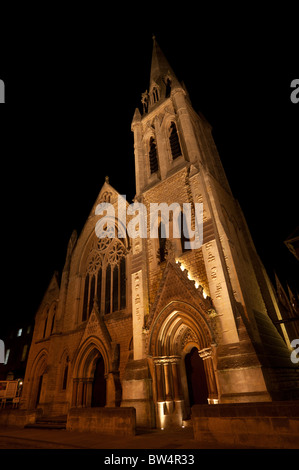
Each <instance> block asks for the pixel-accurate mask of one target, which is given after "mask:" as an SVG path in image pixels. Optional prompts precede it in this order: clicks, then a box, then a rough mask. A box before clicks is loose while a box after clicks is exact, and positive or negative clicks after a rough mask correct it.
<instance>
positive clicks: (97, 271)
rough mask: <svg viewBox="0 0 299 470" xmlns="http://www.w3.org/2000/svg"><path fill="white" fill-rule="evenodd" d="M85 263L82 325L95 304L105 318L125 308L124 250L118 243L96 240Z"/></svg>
mask: <svg viewBox="0 0 299 470" xmlns="http://www.w3.org/2000/svg"><path fill="white" fill-rule="evenodd" d="M97 245H98V246H97V249H93V250H91V253H90V254H89V257H88V260H87V273H86V277H85V282H84V292H83V311H82V321H85V320H87V319H88V317H89V316H90V314H91V312H92V308H93V306H94V301H95V300H97V305H98V308H99V310H100V312H102V313H105V314H108V313H112V312H117V311H119V310H122V309H124V308H125V307H126V258H125V246H124V245H123V243H122V242H121V241H120V240H118V239H116V240H115V239H111V238H108V237H107V238H100V239H99V242H98V244H97Z"/></svg>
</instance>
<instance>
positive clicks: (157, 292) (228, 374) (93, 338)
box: [16, 38, 299, 433]
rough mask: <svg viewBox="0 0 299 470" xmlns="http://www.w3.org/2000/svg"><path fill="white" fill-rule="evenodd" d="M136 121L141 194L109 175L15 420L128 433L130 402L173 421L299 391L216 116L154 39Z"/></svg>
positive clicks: (43, 309) (155, 422) (30, 368)
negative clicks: (223, 156) (216, 136)
mask: <svg viewBox="0 0 299 470" xmlns="http://www.w3.org/2000/svg"><path fill="white" fill-rule="evenodd" d="M132 131H133V133H134V151H135V170H136V196H135V203H136V205H135V206H134V205H129V203H128V202H127V201H126V200H125V198H123V197H122V196H121V195H120V194H119V193H118V192H117V190H116V189H115V188H113V187H112V186H111V184H110V182H109V178H108V177H106V180H105V183H104V184H103V186H102V188H101V190H100V192H99V195H98V197H97V200H96V201H95V204H94V205H93V207H92V209H91V212H90V214H89V216H88V218H87V220H86V223H85V224H84V227H83V228H82V231H81V233H80V234H77V232H75V231H74V232H73V234H72V236H71V238H70V241H69V244H68V248H67V253H66V260H65V265H64V268H63V271H62V273H61V277H60V279H59V277H58V276H57V275H54V276H53V278H52V280H51V282H50V284H49V287H48V289H47V291H46V292H45V295H44V297H43V299H42V301H41V304H40V306H39V308H38V311H37V313H36V317H35V327H34V332H33V338H32V343H31V347H30V351H29V354H28V361H27V366H26V374H25V378H24V387H23V392H22V397H21V402H20V408H21V410H23V411H22V413H23V412H24V414H20V415H19V419H20V420H21V421H22V420H23V419H25V418H24V417H26V419H27V420H29V421H28V422H32V420H34V419H37V418H38V417H40V416H41V415H43V417H46V418H47V419H48V418H53V417H57V416H64V417H65V420H66V427H67V429H77V430H81V431H82V430H83V431H86V430H89V431H100V432H103V430H104V429H108V431H109V432H110V431H111V426H110V424H111V416H113V417H114V418H113V419H114V421H113V423H114V424H115V426H118V424H119V425H120V430H121V431H122V432H123V433H125V432H126V431H125V429H127V428H125V426H126V425H125V423H127V425H128V429H129V428H130V429H131V431H132V428H133V427H134V426H135V424H133V423H135V410H136V423H137V426H138V427H158V428H164V429H166V428H169V427H173V426H182V425H183V424H184V421H185V420H189V419H190V418H191V411H192V406H193V405H194V404H200V403H209V404H210V405H211V406H214V405H216V404H217V403H241V402H263V401H272V400H284V399H292V398H299V396H298V391H299V384H298V367H297V366H296V364H293V363H292V361H291V357H290V356H291V350H290V349H289V345H290V340H289V337H288V331H287V330H286V329H285V327H284V325H283V322H282V321H281V320H282V315H281V313H280V311H279V307H278V304H277V301H276V297H275V294H274V290H273V288H272V285H271V282H270V280H269V278H268V276H267V274H266V271H265V269H264V267H263V265H262V263H261V261H260V259H259V256H258V255H257V253H256V250H255V247H254V244H253V241H252V239H251V236H250V233H249V230H248V228H247V225H246V221H245V218H244V216H243V213H242V210H241V208H240V206H239V204H238V202H237V201H236V200H235V198H234V196H233V194H232V192H231V189H230V187H229V184H228V181H227V178H226V175H225V172H224V169H223V167H222V164H221V161H220V158H219V155H218V153H217V149H216V146H215V144H214V140H213V137H212V129H211V126H210V125H209V123H208V122H207V121H206V119H205V118H204V117H203V116H202V115H201V114H198V113H196V112H195V110H194V109H193V106H192V104H191V100H190V98H189V95H188V92H187V90H186V88H185V87H184V85H182V84H181V83H180V82H179V80H178V78H177V77H176V75H175V73H174V71H173V70H172V68H171V66H170V64H169V63H168V61H167V59H166V58H165V56H164V54H163V53H162V51H161V49H160V47H159V45H158V44H157V41H156V39H155V38H154V44H153V54H152V63H151V71H150V82H149V88H148V90H147V91H146V92H145V93H143V94H142V109H141V111H140V110H139V109H136V111H135V114H134V117H133V121H132ZM137 203H138V204H137ZM102 204H104V206H105V207H106V208H107V207H108V209H109V214H108V215H107V214H106V216H107V218H106V219H105V224H104V226H103V230H104V231H106V234H107V236H105V237H102V236H99V234H98V231H97V226H98V223H99V220H100V218H99V217H100V215H101V214H100V210H99V209H98V208H99V207H100V208H103V207H104V206H102ZM106 204H108V206H106ZM135 208H136V212H138V211H139V215H141V217H140V216H139V219H138V217H137V216H135V213H134V210H135ZM140 208H143V210H144V212H143V213H141V209H140ZM153 208H154V209H155V211H153ZM112 209H113V210H112ZM101 210H102V209H101ZM105 210H106V209H105ZM153 213H154V214H155V217H152V215H153ZM111 214H114V215H115V217H114V216H113V217H112V215H111ZM124 214H125V216H126V215H127V216H128V217H127V218H126V217H125V216H124V217H123V215H124ZM102 215H104V214H102ZM106 216H105V217H106ZM136 220H138V221H139V222H136ZM145 221H146V222H147V224H144V225H146V227H145V231H144V232H143V231H142V230H143V227H144V225H143V223H144V222H145ZM134 222H135V225H134V229H135V232H134V231H133V230H132V231H131V228H132V226H133V224H134ZM186 222H187V223H186ZM138 225H139V227H138ZM140 226H142V230H141V227H140ZM105 227H106V228H105ZM186 227H187V230H186ZM196 228H197V229H198V230H197V231H196V230H195V229H196ZM201 228H202V230H201ZM179 229H180V230H179ZM201 232H202V233H201ZM135 235H137V236H135ZM194 242H195V243H194ZM124 408H127V409H124ZM133 408H135V410H134V409H133ZM17 411H18V410H16V412H17ZM26 413H27V414H26ZM126 420H127V421H126ZM22 422H23V421H22ZM107 423H108V424H107ZM130 423H131V424H130ZM105 426H106V428H105ZM107 426H108V428H107ZM117 429H118V428H115V430H117ZM134 429H135V428H134Z"/></svg>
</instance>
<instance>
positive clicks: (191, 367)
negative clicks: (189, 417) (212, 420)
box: [185, 347, 209, 407]
mask: <svg viewBox="0 0 299 470" xmlns="http://www.w3.org/2000/svg"><path fill="white" fill-rule="evenodd" d="M185 369H186V378H187V385H188V395H189V405H190V407H192V406H193V405H200V404H207V403H208V398H209V391H208V385H207V378H206V374H205V369H204V363H203V360H202V359H201V357H200V356H199V351H198V349H197V348H196V347H193V348H192V349H191V351H190V352H189V353H187V354H186V356H185Z"/></svg>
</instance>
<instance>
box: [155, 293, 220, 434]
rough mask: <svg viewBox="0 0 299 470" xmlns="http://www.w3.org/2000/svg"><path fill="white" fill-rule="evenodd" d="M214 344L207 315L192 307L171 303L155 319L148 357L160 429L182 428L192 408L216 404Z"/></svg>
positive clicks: (180, 303)
mask: <svg viewBox="0 0 299 470" xmlns="http://www.w3.org/2000/svg"><path fill="white" fill-rule="evenodd" d="M213 344H214V341H213V335H212V332H211V329H210V327H209V324H208V322H207V320H206V318H205V315H204V314H203V313H201V312H199V311H198V310H196V309H195V308H194V307H192V306H191V305H190V304H185V303H183V302H171V303H170V304H169V305H168V306H167V307H166V308H164V309H163V310H162V311H161V312H160V314H159V315H158V316H157V317H156V319H155V321H154V322H153V325H152V329H151V332H150V336H149V354H150V355H151V357H152V361H153V378H154V389H155V401H156V422H157V425H158V427H161V428H166V427H172V426H174V425H178V426H182V424H183V421H184V420H185V419H188V418H190V411H191V406H192V405H194V404H197V403H207V404H208V403H214V402H217V399H218V392H217V385H216V379H215V374H214V363H213V347H212V345H213Z"/></svg>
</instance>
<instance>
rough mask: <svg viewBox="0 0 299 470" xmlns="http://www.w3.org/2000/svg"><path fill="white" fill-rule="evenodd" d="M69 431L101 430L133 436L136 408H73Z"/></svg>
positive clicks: (102, 431) (70, 412) (70, 415)
mask: <svg viewBox="0 0 299 470" xmlns="http://www.w3.org/2000/svg"><path fill="white" fill-rule="evenodd" d="M66 428H67V430H68V431H81V432H101V433H107V434H117V435H118V436H119V435H123V436H132V435H134V434H135V428H136V411H135V408H129V407H128V408H71V409H70V411H69V413H68V417H67V424H66Z"/></svg>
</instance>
